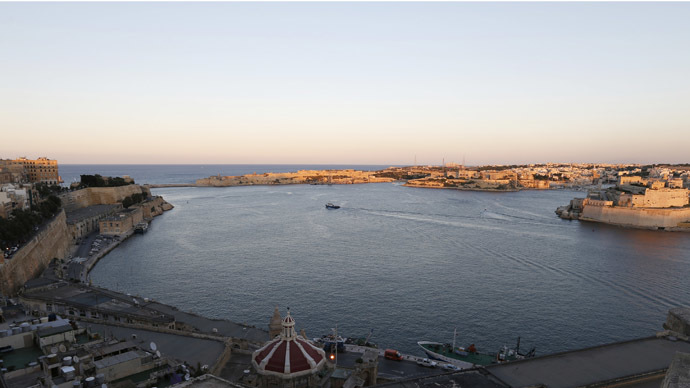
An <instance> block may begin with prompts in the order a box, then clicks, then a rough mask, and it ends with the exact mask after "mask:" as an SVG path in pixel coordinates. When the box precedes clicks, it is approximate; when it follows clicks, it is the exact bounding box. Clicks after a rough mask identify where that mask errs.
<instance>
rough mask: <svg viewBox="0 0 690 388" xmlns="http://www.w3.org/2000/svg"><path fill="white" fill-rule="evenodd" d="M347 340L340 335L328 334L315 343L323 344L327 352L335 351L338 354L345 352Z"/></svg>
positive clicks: (315, 339)
mask: <svg viewBox="0 0 690 388" xmlns="http://www.w3.org/2000/svg"><path fill="white" fill-rule="evenodd" d="M346 341H347V338H343V337H341V336H339V335H334V334H326V335H323V336H322V337H321V338H314V342H316V343H320V344H323V350H325V351H327V352H332V351H333V350H335V351H337V352H338V353H343V352H345V343H346Z"/></svg>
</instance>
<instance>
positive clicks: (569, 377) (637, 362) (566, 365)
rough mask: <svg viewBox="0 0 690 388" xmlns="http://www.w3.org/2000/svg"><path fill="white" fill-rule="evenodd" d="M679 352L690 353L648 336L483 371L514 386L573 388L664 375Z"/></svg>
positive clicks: (688, 346) (682, 345)
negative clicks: (656, 373) (651, 375)
mask: <svg viewBox="0 0 690 388" xmlns="http://www.w3.org/2000/svg"><path fill="white" fill-rule="evenodd" d="M678 351H679V352H686V353H688V352H690V343H688V342H686V341H681V340H672V339H667V338H657V337H649V338H641V339H636V340H631V341H625V342H617V343H612V344H607V345H601V346H595V347H591V348H586V349H581V350H575V351H569V352H563V353H557V354H552V355H546V356H543V357H536V358H531V359H527V360H521V361H515V362H510V363H506V364H500V365H492V366H488V367H486V369H487V371H488V372H489V373H491V374H492V375H493V376H495V377H497V378H499V379H500V380H501V381H503V382H505V383H506V384H508V385H510V386H514V387H525V386H531V385H546V386H548V387H575V386H585V385H590V384H595V383H601V382H607V381H614V380H620V379H627V378H631V377H634V376H642V375H645V374H650V373H652V372H663V371H664V370H665V369H666V368H668V366H669V365H670V364H671V360H672V359H673V356H674V354H675V353H676V352H678ZM657 386H658V385H657Z"/></svg>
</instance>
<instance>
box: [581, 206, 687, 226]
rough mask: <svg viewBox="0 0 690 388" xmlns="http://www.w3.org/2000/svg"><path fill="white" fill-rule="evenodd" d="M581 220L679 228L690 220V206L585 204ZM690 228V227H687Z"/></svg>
mask: <svg viewBox="0 0 690 388" xmlns="http://www.w3.org/2000/svg"><path fill="white" fill-rule="evenodd" d="M580 220H583V221H595V222H605V223H607V224H614V225H620V226H629V227H634V228H648V229H657V228H679V229H682V228H683V225H681V224H682V223H687V222H688V221H690V208H682V209H643V208H628V207H617V206H614V207H609V206H591V205H585V206H584V208H583V209H582V215H581V216H580ZM685 229H688V230H690V228H687V227H685Z"/></svg>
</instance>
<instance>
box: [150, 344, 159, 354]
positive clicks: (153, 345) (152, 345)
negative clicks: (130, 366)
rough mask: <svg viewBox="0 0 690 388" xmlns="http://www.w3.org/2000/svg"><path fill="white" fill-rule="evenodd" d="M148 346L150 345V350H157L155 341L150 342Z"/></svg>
mask: <svg viewBox="0 0 690 388" xmlns="http://www.w3.org/2000/svg"><path fill="white" fill-rule="evenodd" d="M149 346H150V347H151V350H153V351H154V352H155V351H156V350H158V347H157V346H156V343H155V342H151V344H150V345H149Z"/></svg>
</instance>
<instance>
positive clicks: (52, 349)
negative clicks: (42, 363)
mask: <svg viewBox="0 0 690 388" xmlns="http://www.w3.org/2000/svg"><path fill="white" fill-rule="evenodd" d="M50 352H51V353H53V354H57V352H58V348H56V347H55V346H53V347H52V348H50Z"/></svg>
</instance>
